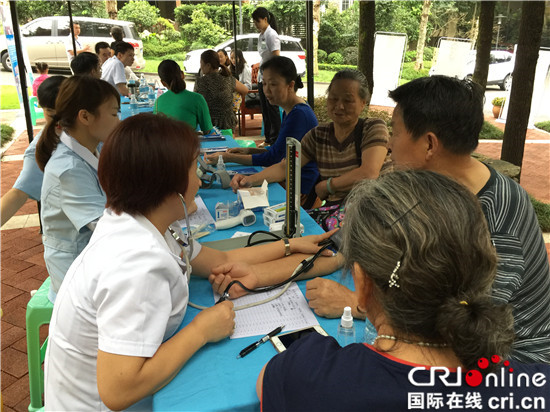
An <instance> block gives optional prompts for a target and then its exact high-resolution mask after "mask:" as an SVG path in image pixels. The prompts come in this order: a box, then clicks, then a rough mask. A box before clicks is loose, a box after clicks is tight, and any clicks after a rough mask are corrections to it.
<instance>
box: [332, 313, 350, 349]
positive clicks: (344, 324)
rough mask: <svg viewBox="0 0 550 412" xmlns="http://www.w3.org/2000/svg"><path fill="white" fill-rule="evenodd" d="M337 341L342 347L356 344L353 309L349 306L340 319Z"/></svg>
mask: <svg viewBox="0 0 550 412" xmlns="http://www.w3.org/2000/svg"><path fill="white" fill-rule="evenodd" d="M336 340H337V341H338V343H339V344H340V346H342V347H344V346H346V345H349V344H350V343H355V326H354V324H353V316H352V315H351V308H350V307H349V306H346V307H345V308H344V314H343V315H342V317H341V318H340V324H339V325H338V336H337V338H336Z"/></svg>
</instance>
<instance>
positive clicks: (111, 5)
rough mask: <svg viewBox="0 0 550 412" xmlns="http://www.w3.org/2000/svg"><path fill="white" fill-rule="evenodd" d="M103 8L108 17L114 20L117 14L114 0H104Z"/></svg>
mask: <svg viewBox="0 0 550 412" xmlns="http://www.w3.org/2000/svg"><path fill="white" fill-rule="evenodd" d="M105 9H106V10H107V14H108V15H109V18H110V19H113V20H116V18H117V15H118V10H117V5H116V0H105Z"/></svg>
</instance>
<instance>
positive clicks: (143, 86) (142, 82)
mask: <svg viewBox="0 0 550 412" xmlns="http://www.w3.org/2000/svg"><path fill="white" fill-rule="evenodd" d="M148 91H149V86H148V85H147V80H146V79H145V75H144V74H143V73H141V77H140V78H139V94H140V95H147V92H148Z"/></svg>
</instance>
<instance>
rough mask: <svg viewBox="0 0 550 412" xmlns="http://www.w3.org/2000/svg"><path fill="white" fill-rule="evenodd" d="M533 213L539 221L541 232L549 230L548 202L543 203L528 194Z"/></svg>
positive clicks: (549, 207)
mask: <svg viewBox="0 0 550 412" xmlns="http://www.w3.org/2000/svg"><path fill="white" fill-rule="evenodd" d="M529 198H530V199H531V203H532V204H533V208H534V209H535V213H536V214H537V219H538V221H539V226H540V228H541V230H542V231H543V232H550V205H549V204H548V203H543V202H540V201H538V200H537V199H535V198H534V197H532V196H531V195H529Z"/></svg>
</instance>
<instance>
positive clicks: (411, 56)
mask: <svg viewBox="0 0 550 412" xmlns="http://www.w3.org/2000/svg"><path fill="white" fill-rule="evenodd" d="M404 61H405V63H410V62H414V61H416V50H410V51H408V52H405V60H404Z"/></svg>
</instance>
